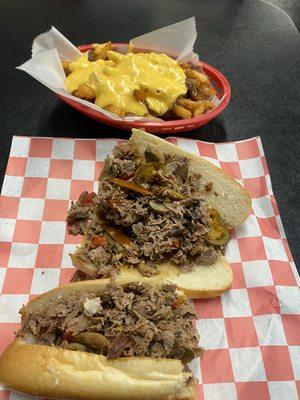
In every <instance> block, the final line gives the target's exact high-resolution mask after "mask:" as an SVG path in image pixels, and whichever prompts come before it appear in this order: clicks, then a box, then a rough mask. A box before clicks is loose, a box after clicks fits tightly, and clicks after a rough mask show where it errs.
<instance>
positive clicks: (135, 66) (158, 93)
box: [66, 51, 187, 116]
mask: <svg viewBox="0 0 300 400" xmlns="http://www.w3.org/2000/svg"><path fill="white" fill-rule="evenodd" d="M107 57H108V60H102V59H99V60H97V61H91V62H90V61H88V58H87V54H86V53H85V54H83V56H82V57H80V58H78V59H77V60H76V61H74V62H72V63H70V65H69V70H70V71H71V73H70V74H69V75H68V77H67V78H66V87H67V90H68V91H69V92H71V93H72V92H73V91H74V90H76V89H77V88H78V86H79V85H81V84H88V85H89V86H91V87H92V88H93V89H94V91H95V93H96V99H95V104H97V105H98V106H100V107H102V108H104V107H107V106H110V105H114V106H117V107H119V108H121V109H123V110H124V111H125V112H126V114H133V115H138V116H144V115H145V114H148V113H149V111H148V109H147V107H148V108H149V109H150V110H151V111H153V112H154V113H155V114H157V115H163V114H165V113H166V112H167V111H168V110H170V109H171V108H172V107H173V104H174V103H175V101H176V99H177V98H178V97H179V96H182V95H185V94H186V91H187V88H186V85H185V79H186V76H185V73H184V71H183V69H182V68H181V67H180V66H179V64H178V63H177V62H176V61H174V60H173V59H172V58H170V57H168V56H167V55H166V54H157V53H137V54H134V53H128V54H121V53H118V52H116V51H108V52H107ZM135 89H147V91H148V96H147V98H146V99H145V100H144V102H142V101H139V100H137V99H136V98H135V97H134V94H133V92H134V90H135ZM146 105H147V106H146Z"/></svg>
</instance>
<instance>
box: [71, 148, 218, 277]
mask: <svg viewBox="0 0 300 400" xmlns="http://www.w3.org/2000/svg"><path fill="white" fill-rule="evenodd" d="M212 190H213V187H212V184H210V185H209V187H208V185H206V186H203V184H202V182H201V176H200V175H196V174H194V173H191V172H190V166H189V161H188V160H187V159H186V158H184V157H179V156H170V155H167V154H158V153H155V154H154V153H153V152H151V151H150V150H148V149H146V151H145V153H144V154H140V153H139V152H138V151H136V149H135V148H134V147H133V146H132V144H130V143H124V144H122V145H121V146H117V147H115V148H114V150H113V152H112V155H111V156H108V157H107V159H106V161H105V167H104V172H103V173H102V175H101V181H100V183H99V193H98V195H97V196H96V197H95V198H93V207H92V208H91V212H88V211H87V213H86V214H83V215H85V219H84V224H82V223H81V222H80V227H81V226H83V228H80V229H78V231H79V230H80V232H81V233H83V231H84V233H85V246H84V247H83V250H82V254H81V258H82V259H83V260H84V261H86V262H87V263H90V262H92V263H93V264H95V265H96V267H97V273H96V276H97V277H112V276H115V275H116V274H118V272H119V268H120V266H122V265H128V266H131V267H135V268H138V269H139V271H140V273H141V274H142V275H144V276H150V275H152V274H155V273H156V268H155V266H156V265H157V264H159V263H161V262H163V261H171V262H172V263H175V264H176V265H178V266H179V267H180V268H181V269H182V270H186V271H187V270H191V269H192V268H193V267H194V266H195V265H196V264H197V265H199V264H204V265H209V264H212V263H214V262H215V261H216V259H217V258H218V257H219V256H220V255H221V254H224V251H225V245H224V244H223V245H215V244H212V243H211V242H210V241H209V240H208V239H207V238H208V233H209V232H210V231H211V229H212V226H213V220H212V218H211V214H210V212H211V211H210V210H209V209H208V207H207V204H206V201H205V196H206V195H207V192H208V191H212ZM77 203H79V211H82V205H81V204H80V202H79V201H78V202H77ZM77 203H74V204H73V205H72V207H71V209H70V212H69V215H68V221H69V224H71V226H73V225H74V224H75V226H76V227H77V226H78V222H76V221H78V220H76V219H74V214H75V215H76V213H74V210H76V209H77ZM71 212H73V214H72V213H71ZM79 215H81V214H80V212H79ZM79 221H80V220H79ZM124 240H125V241H124ZM95 243H100V244H99V245H98V246H95ZM74 279H75V280H80V279H84V278H83V277H80V276H76V277H75V278H74Z"/></svg>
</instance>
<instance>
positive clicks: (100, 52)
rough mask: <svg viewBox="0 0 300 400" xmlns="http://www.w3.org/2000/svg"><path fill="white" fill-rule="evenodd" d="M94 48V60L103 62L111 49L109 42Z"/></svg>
mask: <svg viewBox="0 0 300 400" xmlns="http://www.w3.org/2000/svg"><path fill="white" fill-rule="evenodd" d="M94 46H96V47H95V48H94V60H99V59H102V60H105V59H106V57H107V52H108V51H109V50H111V49H112V46H111V42H107V43H104V44H99V45H94Z"/></svg>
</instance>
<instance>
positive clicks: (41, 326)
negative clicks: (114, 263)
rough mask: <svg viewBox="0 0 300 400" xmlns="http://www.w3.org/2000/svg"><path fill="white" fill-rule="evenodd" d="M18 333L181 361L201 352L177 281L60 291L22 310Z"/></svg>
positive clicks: (79, 346)
mask: <svg viewBox="0 0 300 400" xmlns="http://www.w3.org/2000/svg"><path fill="white" fill-rule="evenodd" d="M20 313H21V316H22V327H21V329H20V330H19V332H18V333H17V336H19V337H25V338H26V337H28V335H30V336H33V337H34V338H35V340H36V341H37V342H38V343H41V344H46V345H57V346H61V347H64V348H67V349H71V350H81V351H88V352H93V353H98V354H104V355H107V357H108V358H118V357H131V356H149V357H164V358H166V357H167V358H176V359H180V360H182V361H183V362H184V363H187V362H189V361H191V360H192V359H193V358H194V357H197V356H199V355H201V349H200V348H198V341H199V335H198V332H197V330H196V328H195V327H194V325H193V319H194V318H195V312H194V308H193V304H192V303H191V302H190V301H189V300H187V299H183V298H182V297H178V295H177V293H176V291H175V287H174V286H171V285H166V286H165V287H164V288H163V289H162V290H157V289H154V288H152V287H150V286H148V285H145V284H141V283H130V284H128V285H127V286H126V287H124V288H122V287H120V286H117V285H115V284H113V283H110V284H107V285H106V287H105V291H104V292H103V293H101V294H97V293H89V294H86V295H83V294H74V295H70V296H63V297H61V298H56V299H55V300H53V301H51V302H50V303H49V304H48V305H47V308H46V309H43V311H42V313H41V311H30V309H29V310H28V309H27V307H26V306H25V307H23V308H22V309H21V311H20Z"/></svg>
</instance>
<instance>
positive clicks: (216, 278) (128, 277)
mask: <svg viewBox="0 0 300 400" xmlns="http://www.w3.org/2000/svg"><path fill="white" fill-rule="evenodd" d="M81 251H82V248H81V247H78V248H77V250H76V251H75V253H73V254H72V255H71V258H72V263H73V265H74V267H76V268H77V269H79V270H81V271H83V272H85V273H87V274H88V275H93V274H95V273H96V270H97V269H96V267H95V265H94V264H92V263H90V264H89V263H87V262H86V261H83V260H82V259H81V258H80V253H81ZM156 269H157V271H158V273H157V274H155V275H153V276H151V277H145V276H142V275H141V274H140V272H139V271H138V270H137V269H136V268H127V267H125V266H123V267H121V268H120V273H119V274H118V275H117V276H116V278H115V279H116V282H117V283H119V284H122V283H126V282H136V281H139V282H145V283H148V284H151V285H153V286H157V287H159V286H161V284H162V283H173V284H175V285H177V287H178V289H179V290H181V291H182V292H183V293H184V294H185V295H186V296H187V297H189V298H192V299H205V298H211V297H218V296H220V295H221V294H222V293H223V292H225V291H226V290H228V289H230V287H231V284H232V281H233V274H232V270H231V267H230V265H229V264H228V262H227V260H226V259H225V258H224V257H219V258H218V259H217V261H216V262H214V263H213V264H211V265H196V266H195V267H194V268H193V270H192V271H190V272H182V271H180V269H179V268H178V267H177V266H176V265H174V264H171V263H170V262H165V263H163V264H160V265H158V266H157V267H156ZM102 280H103V281H105V282H108V279H102Z"/></svg>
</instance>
